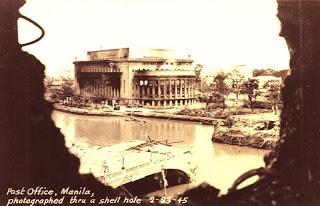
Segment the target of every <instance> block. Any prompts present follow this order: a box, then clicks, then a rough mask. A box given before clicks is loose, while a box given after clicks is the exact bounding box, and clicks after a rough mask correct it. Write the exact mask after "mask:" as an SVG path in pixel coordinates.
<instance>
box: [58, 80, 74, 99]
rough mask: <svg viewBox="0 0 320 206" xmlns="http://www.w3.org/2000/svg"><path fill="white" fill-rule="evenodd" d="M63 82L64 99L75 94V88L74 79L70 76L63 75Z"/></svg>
mask: <svg viewBox="0 0 320 206" xmlns="http://www.w3.org/2000/svg"><path fill="white" fill-rule="evenodd" d="M61 80H62V84H61V96H62V98H63V99H65V98H67V97H72V96H74V93H75V89H74V86H73V82H74V81H73V79H71V78H70V77H61Z"/></svg>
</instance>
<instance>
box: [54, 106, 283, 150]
mask: <svg viewBox="0 0 320 206" xmlns="http://www.w3.org/2000/svg"><path fill="white" fill-rule="evenodd" d="M54 108H55V110H57V111H62V112H67V113H71V114H77V115H87V116H121V117H126V118H127V119H126V121H139V122H144V121H141V120H140V119H139V118H135V117H142V118H155V119H165V120H177V121H190V122H199V123H200V124H206V125H212V126H214V125H215V134H214V135H213V136H212V141H213V142H217V143H224V144H230V145H237V146H248V147H252V148H258V149H272V148H273V147H274V146H275V145H276V143H277V141H278V139H279V116H278V115H274V114H272V113H261V114H248V115H232V116H230V118H228V119H227V120H223V119H215V118H211V117H199V116H187V115H178V114H175V113H176V111H174V110H170V111H164V110H160V111H156V110H153V109H146V108H125V109H121V110H114V111H104V110H102V109H93V108H88V109H83V108H75V107H68V106H64V105H54ZM230 120H231V122H232V123H231V125H230V122H228V121H230ZM269 123H270V125H273V126H272V127H269V126H265V124H269Z"/></svg>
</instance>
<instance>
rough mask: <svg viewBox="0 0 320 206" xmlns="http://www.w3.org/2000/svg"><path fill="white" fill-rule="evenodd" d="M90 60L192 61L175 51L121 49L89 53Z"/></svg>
mask: <svg viewBox="0 0 320 206" xmlns="http://www.w3.org/2000/svg"><path fill="white" fill-rule="evenodd" d="M87 54H88V58H89V60H102V59H110V60H112V59H153V60H154V59H190V56H188V55H183V54H181V53H178V52H177V51H176V50H173V49H150V48H148V49H145V48H138V49H137V48H119V49H108V50H97V51H88V52H87Z"/></svg>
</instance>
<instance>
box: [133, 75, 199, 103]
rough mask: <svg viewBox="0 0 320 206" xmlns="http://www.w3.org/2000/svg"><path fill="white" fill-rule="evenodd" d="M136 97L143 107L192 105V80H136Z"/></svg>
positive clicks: (193, 82)
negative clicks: (147, 105) (148, 105)
mask: <svg viewBox="0 0 320 206" xmlns="http://www.w3.org/2000/svg"><path fill="white" fill-rule="evenodd" d="M136 85H137V87H136V92H135V93H136V97H137V99H139V100H140V103H141V104H143V105H146V104H150V106H159V105H162V106H168V105H169V106H173V105H188V104H193V103H194V101H195V100H194V98H195V94H194V91H195V90H194V87H195V79H194V78H175V79H170V78H168V79H165V78H158V79H154V78H147V79H137V82H136Z"/></svg>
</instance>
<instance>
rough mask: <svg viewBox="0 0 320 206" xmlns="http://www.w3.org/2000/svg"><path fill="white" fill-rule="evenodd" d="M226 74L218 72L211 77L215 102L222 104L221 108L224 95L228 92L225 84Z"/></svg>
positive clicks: (223, 106) (223, 103) (223, 102)
mask: <svg viewBox="0 0 320 206" xmlns="http://www.w3.org/2000/svg"><path fill="white" fill-rule="evenodd" d="M226 79H227V75H226V74H225V73H224V72H220V73H218V74H217V75H216V76H215V77H214V79H213V95H212V96H214V97H215V99H216V100H215V102H217V103H220V104H222V108H223V109H225V107H226V105H225V95H228V94H229V93H230V88H229V86H228V85H227V84H226V82H225V80H226Z"/></svg>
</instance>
